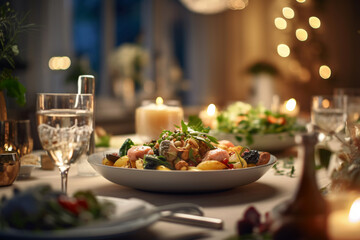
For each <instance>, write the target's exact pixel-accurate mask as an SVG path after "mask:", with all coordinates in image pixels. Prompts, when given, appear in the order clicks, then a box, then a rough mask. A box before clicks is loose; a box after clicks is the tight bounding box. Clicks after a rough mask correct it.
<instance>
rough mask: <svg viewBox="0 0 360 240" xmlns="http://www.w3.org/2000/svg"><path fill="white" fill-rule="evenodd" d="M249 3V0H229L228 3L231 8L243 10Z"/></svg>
mask: <svg viewBox="0 0 360 240" xmlns="http://www.w3.org/2000/svg"><path fill="white" fill-rule="evenodd" d="M248 4H249V0H228V2H227V5H228V8H229V9H231V10H242V9H244V8H246V6H247V5H248Z"/></svg>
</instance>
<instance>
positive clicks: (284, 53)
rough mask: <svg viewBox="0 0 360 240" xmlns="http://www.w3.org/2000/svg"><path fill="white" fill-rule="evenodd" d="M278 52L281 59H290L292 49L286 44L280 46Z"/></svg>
mask: <svg viewBox="0 0 360 240" xmlns="http://www.w3.org/2000/svg"><path fill="white" fill-rule="evenodd" d="M277 52H278V54H279V55H280V56H281V57H288V56H289V55H290V48H289V46H288V45H286V44H279V45H278V46H277Z"/></svg>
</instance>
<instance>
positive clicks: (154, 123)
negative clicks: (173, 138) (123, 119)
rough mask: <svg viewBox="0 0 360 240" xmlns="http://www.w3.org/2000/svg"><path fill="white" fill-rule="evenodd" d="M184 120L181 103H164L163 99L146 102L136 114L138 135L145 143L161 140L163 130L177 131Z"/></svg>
mask: <svg viewBox="0 0 360 240" xmlns="http://www.w3.org/2000/svg"><path fill="white" fill-rule="evenodd" d="M183 118H184V111H183V109H182V108H181V107H180V104H179V102H177V101H169V102H165V103H164V102H163V99H162V98H161V97H158V98H157V99H156V103H154V102H149V101H147V102H144V103H143V105H142V106H140V107H138V108H137V109H136V112H135V128H136V134H137V135H138V136H139V137H140V138H141V139H142V140H143V141H151V140H153V139H157V138H159V136H160V134H161V132H162V131H163V130H171V131H173V130H175V125H176V126H180V125H181V120H182V119H183Z"/></svg>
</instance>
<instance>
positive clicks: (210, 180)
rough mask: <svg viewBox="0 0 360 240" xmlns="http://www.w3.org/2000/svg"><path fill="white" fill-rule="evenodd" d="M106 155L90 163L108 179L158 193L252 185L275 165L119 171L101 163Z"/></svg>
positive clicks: (117, 168)
mask: <svg viewBox="0 0 360 240" xmlns="http://www.w3.org/2000/svg"><path fill="white" fill-rule="evenodd" d="M106 153H111V152H103V153H95V154H92V155H90V156H89V158H88V161H89V163H90V164H91V165H92V166H93V168H94V169H95V170H96V171H97V172H98V173H100V174H101V175H102V176H103V177H104V178H106V179H107V180H109V181H111V182H113V183H116V184H119V185H123V186H127V187H131V188H136V189H140V190H146V191H155V192H210V191H219V190H225V189H231V188H234V187H238V186H242V185H246V184H250V183H252V182H255V181H257V180H258V179H259V178H261V177H262V176H263V175H264V174H265V173H266V172H267V171H268V170H269V169H270V168H271V167H272V165H274V163H275V162H276V157H275V156H273V155H271V158H270V161H269V163H267V164H265V165H261V166H256V167H249V168H242V169H226V170H211V171H210V170H207V171H176V170H173V171H159V170H147V169H146V170H140V169H134V168H120V167H113V166H106V165H103V164H102V159H103V158H104V156H105V154H106Z"/></svg>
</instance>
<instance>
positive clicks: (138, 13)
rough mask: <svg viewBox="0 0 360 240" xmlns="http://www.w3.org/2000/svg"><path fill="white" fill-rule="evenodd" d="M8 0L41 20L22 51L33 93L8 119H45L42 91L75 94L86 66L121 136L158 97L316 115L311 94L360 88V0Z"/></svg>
mask: <svg viewBox="0 0 360 240" xmlns="http://www.w3.org/2000/svg"><path fill="white" fill-rule="evenodd" d="M4 2H5V1H1V3H2V4H3V3H4ZM10 3H11V4H12V5H13V7H14V8H15V9H16V10H17V11H18V12H19V14H26V13H28V14H29V15H28V18H27V21H28V22H29V23H34V25H35V27H34V29H33V30H31V31H27V32H25V33H21V35H20V36H19V41H18V45H19V50H20V54H19V56H18V58H17V60H16V72H15V74H16V75H17V76H18V78H19V80H20V82H21V83H22V84H23V85H24V86H25V87H26V89H27V93H26V99H27V103H26V105H25V106H22V107H20V106H18V105H17V104H16V102H15V101H14V100H12V99H8V100H7V104H8V105H9V106H8V114H9V118H30V119H33V120H34V121H35V96H36V93H38V92H77V78H78V76H79V75H81V74H91V75H94V76H95V78H96V110H95V114H96V116H95V119H96V125H99V126H102V127H103V128H104V129H105V130H107V131H108V132H109V133H111V134H125V133H133V132H134V131H135V129H134V112H135V108H136V106H138V105H139V104H140V103H141V101H142V100H144V99H155V98H156V97H157V96H161V97H163V98H164V99H177V100H180V101H181V103H182V105H183V107H184V110H185V116H189V115H192V114H198V113H199V111H200V110H202V109H203V108H205V107H206V106H207V105H209V104H210V103H213V104H215V105H216V106H217V107H218V108H219V109H221V108H224V107H225V106H226V105H228V104H229V103H231V102H233V101H237V100H240V101H245V102H249V103H253V104H258V103H262V104H264V105H265V106H266V107H271V105H272V104H273V103H274V101H275V102H283V101H286V100H288V99H291V98H294V99H295V100H296V102H297V104H298V105H297V106H298V107H299V109H300V114H303V115H304V116H307V115H308V114H309V112H310V101H311V96H312V95H316V94H332V93H333V90H334V89H335V88H340V87H341V88H360V66H359V64H360V1H358V0H348V1H338V0H106V1H101V0H31V1H28V0H16V1H10ZM274 96H275V97H274Z"/></svg>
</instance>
